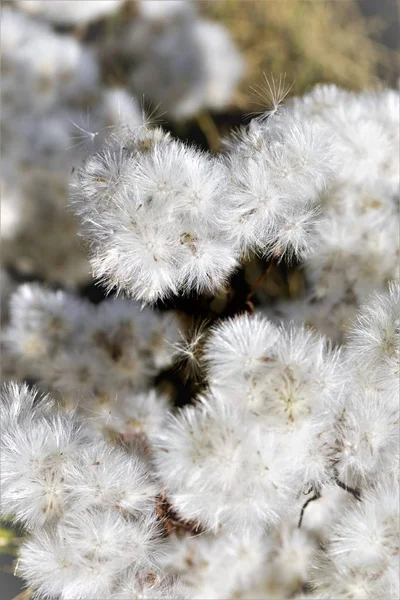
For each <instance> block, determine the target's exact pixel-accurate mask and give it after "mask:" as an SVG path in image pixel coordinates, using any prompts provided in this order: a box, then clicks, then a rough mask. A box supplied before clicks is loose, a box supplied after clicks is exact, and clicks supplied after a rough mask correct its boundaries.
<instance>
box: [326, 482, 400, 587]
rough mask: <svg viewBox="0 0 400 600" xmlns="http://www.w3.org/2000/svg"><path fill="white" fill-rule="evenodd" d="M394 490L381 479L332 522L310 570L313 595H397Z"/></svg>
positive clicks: (397, 523) (396, 499)
mask: <svg viewBox="0 0 400 600" xmlns="http://www.w3.org/2000/svg"><path fill="white" fill-rule="evenodd" d="M399 527H400V521H399V491H398V486H397V485H396V486H395V487H393V486H392V485H383V486H378V487H376V488H375V489H374V490H373V491H371V492H369V493H368V494H366V495H365V497H364V498H363V501H362V502H360V503H354V504H353V505H352V506H351V507H349V508H348V509H347V510H346V511H345V512H344V514H343V515H342V516H341V518H340V519H339V521H338V522H337V524H335V525H334V526H333V530H332V537H331V541H330V543H329V544H328V545H327V547H326V554H325V556H324V557H321V562H320V564H319V565H318V568H316V569H315V570H314V580H315V586H316V588H317V597H318V598H331V597H332V594H335V595H338V596H339V597H340V598H385V597H388V598H396V597H397V596H398V594H399V561H398V554H399V546H398V536H399Z"/></svg>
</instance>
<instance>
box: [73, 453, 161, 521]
mask: <svg viewBox="0 0 400 600" xmlns="http://www.w3.org/2000/svg"><path fill="white" fill-rule="evenodd" d="M64 482H65V487H66V490H67V494H68V496H69V498H70V500H71V502H72V503H73V505H74V508H75V509H76V510H83V509H89V508H90V509H92V508H94V509H99V510H100V509H102V508H103V509H114V510H116V511H117V512H121V513H122V514H129V515H133V516H136V517H140V516H141V515H144V516H146V515H148V514H150V513H151V512H152V511H153V512H154V508H155V497H156V495H157V494H158V492H159V487H158V485H157V483H156V482H155V480H154V479H153V478H152V477H151V476H150V475H149V471H148V465H146V461H144V460H143V457H140V456H137V457H135V456H130V455H129V454H127V453H126V452H125V451H124V450H122V449H119V448H115V447H112V446H109V445H108V444H106V443H104V442H101V441H99V442H98V443H94V444H92V445H90V446H88V447H87V448H84V449H82V451H81V452H80V455H79V458H77V460H75V461H74V464H73V465H71V466H70V468H69V469H68V470H67V472H66V473H65V478H64Z"/></svg>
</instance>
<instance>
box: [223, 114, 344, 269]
mask: <svg viewBox="0 0 400 600" xmlns="http://www.w3.org/2000/svg"><path fill="white" fill-rule="evenodd" d="M228 161H229V166H230V170H231V172H232V179H231V182H230V186H229V191H228V198H227V205H228V206H229V207H230V212H231V213H232V218H231V221H230V222H229V227H230V229H231V235H232V236H235V237H236V238H237V242H238V243H239V245H240V247H241V248H242V250H243V251H248V250H257V251H259V252H260V253H262V254H268V253H269V252H273V253H274V254H275V255H276V256H278V257H279V256H281V255H283V254H287V253H288V254H289V255H291V254H294V255H296V256H300V257H302V256H303V254H304V253H306V252H307V250H308V247H309V243H310V235H309V230H311V229H312V224H313V222H314V220H315V216H316V213H315V206H316V201H317V200H318V198H319V196H320V194H321V193H322V192H323V191H324V190H325V187H326V185H327V182H328V180H329V178H330V177H331V175H332V172H333V169H334V167H335V166H336V162H337V160H336V156H335V147H334V146H332V144H331V143H329V140H328V139H327V138H326V137H325V136H324V133H323V130H322V129H321V127H320V126H319V125H318V124H317V123H315V122H314V121H313V120H311V119H308V120H307V119H303V120H299V119H297V118H296V116H295V115H293V111H291V110H290V109H286V108H285V109H282V110H281V111H280V112H279V113H277V114H276V115H273V116H271V117H269V119H266V120H263V119H254V120H253V121H251V123H250V125H249V126H248V127H247V128H246V129H242V130H241V131H240V132H239V133H238V134H237V135H236V136H235V137H234V138H233V139H232V140H231V141H230V143H229V153H228Z"/></svg>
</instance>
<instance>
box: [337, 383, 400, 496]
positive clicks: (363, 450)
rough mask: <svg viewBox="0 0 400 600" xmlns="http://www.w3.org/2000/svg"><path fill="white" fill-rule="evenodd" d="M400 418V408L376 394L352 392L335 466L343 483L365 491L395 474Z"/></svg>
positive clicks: (341, 422) (340, 421) (340, 424)
mask: <svg viewBox="0 0 400 600" xmlns="http://www.w3.org/2000/svg"><path fill="white" fill-rule="evenodd" d="M398 418H399V411H398V409H397V411H396V410H394V409H393V408H392V407H391V406H390V405H389V406H387V404H386V403H385V402H384V401H383V399H382V398H381V397H380V396H379V394H377V393H376V392H375V393H374V392H370V391H368V390H367V391H364V392H360V391H358V390H357V389H353V390H351V392H350V394H349V396H348V397H347V398H346V403H345V404H344V406H343V408H342V411H341V412H340V413H339V415H338V419H337V424H336V433H335V463H336V469H337V471H338V472H339V475H340V477H341V479H342V480H343V481H345V482H348V483H349V484H350V485H351V486H354V485H355V486H356V487H359V486H361V489H363V488H364V487H366V486H367V485H368V484H373V483H375V482H376V481H377V480H380V479H382V478H384V479H385V478H387V477H388V475H389V474H390V473H394V472H395V470H396V468H397V456H398V443H399V439H398Z"/></svg>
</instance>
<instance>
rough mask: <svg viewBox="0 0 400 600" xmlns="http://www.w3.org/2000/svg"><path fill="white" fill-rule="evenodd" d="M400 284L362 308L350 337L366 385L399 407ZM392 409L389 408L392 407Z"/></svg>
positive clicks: (350, 352)
mask: <svg viewBox="0 0 400 600" xmlns="http://www.w3.org/2000/svg"><path fill="white" fill-rule="evenodd" d="M399 315H400V285H399V284H398V283H396V282H392V284H391V285H390V287H389V291H388V293H386V294H375V295H373V296H372V297H370V298H369V301H368V303H365V305H364V306H363V308H362V310H361V311H360V313H359V315H358V317H357V319H356V321H355V323H354V326H353V328H352V330H351V333H350V336H349V344H348V356H349V360H350V362H351V365H352V366H353V368H354V370H355V371H356V376H357V378H358V379H359V380H360V382H361V383H362V384H363V385H367V386H372V387H373V388H375V389H376V390H378V391H379V392H382V394H384V395H385V398H386V402H388V403H391V402H392V403H393V404H392V406H393V408H394V409H397V410H398V399H399V391H400V388H399V386H400V377H399V374H400V317H399ZM388 408H389V407H388Z"/></svg>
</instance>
